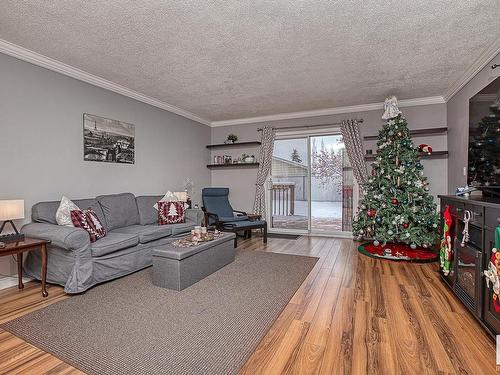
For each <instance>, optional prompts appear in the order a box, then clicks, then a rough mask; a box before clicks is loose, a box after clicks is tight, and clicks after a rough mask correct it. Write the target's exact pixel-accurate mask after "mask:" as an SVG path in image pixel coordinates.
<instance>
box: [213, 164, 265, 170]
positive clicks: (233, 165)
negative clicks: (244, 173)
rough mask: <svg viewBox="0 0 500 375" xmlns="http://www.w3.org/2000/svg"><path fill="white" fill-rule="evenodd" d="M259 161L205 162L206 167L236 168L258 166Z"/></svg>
mask: <svg viewBox="0 0 500 375" xmlns="http://www.w3.org/2000/svg"><path fill="white" fill-rule="evenodd" d="M258 167H259V163H237V164H229V163H228V164H207V168H209V169H216V168H227V169H236V168H258Z"/></svg>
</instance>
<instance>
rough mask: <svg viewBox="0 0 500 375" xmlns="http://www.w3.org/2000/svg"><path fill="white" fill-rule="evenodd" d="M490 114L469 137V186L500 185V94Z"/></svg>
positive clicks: (491, 107)
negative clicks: (499, 147) (499, 148)
mask: <svg viewBox="0 0 500 375" xmlns="http://www.w3.org/2000/svg"><path fill="white" fill-rule="evenodd" d="M489 110H490V114H489V115H488V116H485V117H483V118H482V119H481V121H479V123H478V125H477V127H474V128H470V131H469V137H470V138H471V139H470V141H469V163H468V164H469V173H468V176H469V177H468V181H467V183H468V184H469V185H477V186H499V185H500V155H499V153H498V145H499V144H500V93H499V95H498V98H497V100H496V101H495V103H494V104H492V105H491V106H490V107H489Z"/></svg>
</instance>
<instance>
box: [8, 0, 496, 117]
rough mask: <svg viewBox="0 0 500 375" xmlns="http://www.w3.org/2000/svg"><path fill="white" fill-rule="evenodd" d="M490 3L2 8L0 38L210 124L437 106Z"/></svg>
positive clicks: (278, 0)
mask: <svg viewBox="0 0 500 375" xmlns="http://www.w3.org/2000/svg"><path fill="white" fill-rule="evenodd" d="M499 19H500V1H499V0H483V1H479V0H471V1H465V0H459V1H457V0H441V1H429V0H385V1H376V0H355V1H332V0H329V1H319V0H303V1H290V0H288V1H285V0H275V1H256V0H253V1H238V0H224V1H207V0H205V1H201V0H200V1H192V0H191V1H189V0H186V1H165V0H162V1H160V0H154V1H153V0H149V1H136V0H135V1H123V0H120V1H118V0H107V1H97V0H92V1H89V0H87V1H47V0H37V1H19V0H11V1H9V0H2V1H1V2H0V38H2V39H5V40H7V41H9V42H12V43H14V44H18V45H20V46H22V47H25V48H27V49H30V50H32V51H35V52H38V53H40V54H42V55H45V56H48V57H51V58H53V59H56V60H59V61H61V62H64V63H66V64H69V65H71V66H74V67H77V68H79V69H82V70H84V71H86V72H89V73H92V74H94V75H97V76H99V77H102V78H105V79H107V80H109V81H112V82H115V83H118V84H120V85H123V86H126V87H128V88H130V89H132V90H135V91H138V92H140V93H143V94H145V95H147V96H150V97H153V98H156V99H159V100H161V101H164V102H167V103H169V104H172V105H174V106H177V107H180V108H182V109H184V110H187V111H190V112H192V113H194V114H196V115H198V116H201V117H203V118H206V119H209V120H212V121H217V120H227V119H234V118H244V117H253V116H263V115H270V114H276V113H285V112H296V111H305V110H314V109H322V108H331V107H339V106H348V105H357V104H365V103H373V102H380V101H383V99H384V97H385V96H386V95H388V94H396V95H398V97H399V98H400V99H410V98H418V97H427V96H436V95H443V94H444V93H445V92H446V90H447V89H448V88H449V87H450V86H451V85H452V84H453V83H454V82H455V80H457V79H458V78H459V77H460V75H461V74H463V73H464V71H465V70H466V69H467V68H468V67H469V66H470V65H471V64H472V63H473V62H474V60H475V59H476V58H477V57H478V56H479V55H480V54H481V52H483V51H484V50H485V49H486V48H487V47H488V46H489V45H490V44H491V43H493V42H494V41H495V39H498V38H500V22H499Z"/></svg>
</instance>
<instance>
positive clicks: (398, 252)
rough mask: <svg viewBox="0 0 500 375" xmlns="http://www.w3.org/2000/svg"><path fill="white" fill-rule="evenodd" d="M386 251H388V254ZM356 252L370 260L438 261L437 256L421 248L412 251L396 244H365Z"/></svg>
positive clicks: (406, 246) (407, 246)
mask: <svg viewBox="0 0 500 375" xmlns="http://www.w3.org/2000/svg"><path fill="white" fill-rule="evenodd" d="M387 250H390V252H389V251H387ZM358 251H359V252H360V253H362V254H364V255H367V256H369V257H372V258H382V259H390V260H398V261H399V260H404V261H407V262H417V263H427V262H434V261H436V260H437V259H438V254H437V253H436V252H434V251H432V250H430V249H424V248H421V247H417V248H416V249H412V248H411V247H410V246H409V245H406V244H398V243H388V244H386V245H385V246H382V245H379V246H375V245H374V244H373V243H368V242H367V243H365V244H363V245H360V246H359V247H358Z"/></svg>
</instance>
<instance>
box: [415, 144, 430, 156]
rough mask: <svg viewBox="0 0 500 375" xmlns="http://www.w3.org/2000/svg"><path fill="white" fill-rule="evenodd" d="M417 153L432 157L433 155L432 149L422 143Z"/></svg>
mask: <svg viewBox="0 0 500 375" xmlns="http://www.w3.org/2000/svg"><path fill="white" fill-rule="evenodd" d="M417 151H418V152H422V153H425V154H427V155H431V154H432V147H431V146H429V145H428V144H425V143H422V144H420V145H418V147H417Z"/></svg>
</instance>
